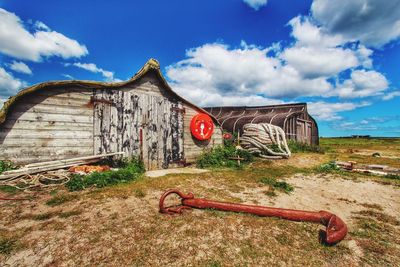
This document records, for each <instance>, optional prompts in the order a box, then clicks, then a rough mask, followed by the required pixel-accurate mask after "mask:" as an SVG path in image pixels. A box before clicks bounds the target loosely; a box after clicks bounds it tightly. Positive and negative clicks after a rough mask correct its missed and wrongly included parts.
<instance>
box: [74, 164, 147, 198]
mask: <svg viewBox="0 0 400 267" xmlns="http://www.w3.org/2000/svg"><path fill="white" fill-rule="evenodd" d="M119 166H121V168H120V169H119V170H116V171H113V170H111V171H106V172H94V173H91V174H89V175H80V174H74V175H72V178H71V180H70V181H69V182H68V183H66V186H67V188H68V189H69V190H70V191H79V190H83V189H85V188H88V187H98V188H101V187H105V186H108V185H114V184H119V183H125V182H129V181H134V180H136V179H137V178H138V177H139V176H140V175H141V174H142V173H144V171H145V169H144V165H143V163H142V162H141V161H139V160H137V159H132V160H130V161H127V160H123V161H121V162H120V163H119Z"/></svg>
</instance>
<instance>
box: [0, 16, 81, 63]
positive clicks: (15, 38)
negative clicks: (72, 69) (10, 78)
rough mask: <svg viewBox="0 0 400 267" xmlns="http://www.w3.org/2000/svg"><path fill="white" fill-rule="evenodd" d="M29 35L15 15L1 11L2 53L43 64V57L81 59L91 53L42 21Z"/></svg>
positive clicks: (37, 23)
mask: <svg viewBox="0 0 400 267" xmlns="http://www.w3.org/2000/svg"><path fill="white" fill-rule="evenodd" d="M34 28H35V31H34V32H33V33H31V32H29V31H28V30H27V29H26V27H25V26H24V24H23V22H22V21H21V19H20V18H19V17H18V16H17V15H15V14H14V13H11V12H8V11H7V10H5V9H2V8H0V52H1V53H3V54H6V55H8V56H12V57H15V58H19V59H25V60H32V61H40V60H41V59H42V58H43V57H49V56H59V57H62V58H65V59H66V58H71V57H81V56H84V55H86V54H88V50H87V48H86V46H84V45H81V44H79V43H78V42H77V41H76V40H73V39H71V38H68V37H66V36H65V35H63V34H61V33H58V32H56V31H52V30H51V29H50V28H49V27H47V26H46V25H45V24H44V23H42V22H36V23H35V24H34Z"/></svg>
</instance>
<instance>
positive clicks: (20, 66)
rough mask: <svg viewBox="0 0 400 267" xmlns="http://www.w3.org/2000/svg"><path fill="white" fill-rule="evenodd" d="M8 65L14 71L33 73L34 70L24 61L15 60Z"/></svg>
mask: <svg viewBox="0 0 400 267" xmlns="http://www.w3.org/2000/svg"><path fill="white" fill-rule="evenodd" d="M8 67H9V68H10V69H12V70H13V71H16V72H20V73H24V74H29V75H32V70H31V69H30V68H29V66H28V65H26V64H25V63H24V62H21V61H15V60H13V62H12V63H11V64H8Z"/></svg>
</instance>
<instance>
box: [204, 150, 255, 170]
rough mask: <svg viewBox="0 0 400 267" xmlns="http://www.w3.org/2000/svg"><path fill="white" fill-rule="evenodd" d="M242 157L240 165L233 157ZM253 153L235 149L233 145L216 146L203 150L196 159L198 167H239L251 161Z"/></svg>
mask: <svg viewBox="0 0 400 267" xmlns="http://www.w3.org/2000/svg"><path fill="white" fill-rule="evenodd" d="M237 157H239V158H242V159H243V160H240V164H241V165H240V166H239V164H238V161H237V160H235V159H233V158H237ZM253 160H254V159H253V155H252V154H251V153H249V152H247V151H245V150H241V149H236V148H235V147H234V146H233V145H226V146H217V147H214V148H212V149H211V150H209V151H205V152H204V153H203V154H202V155H201V156H200V157H199V159H198V160H197V162H196V165H197V167H199V168H239V167H243V165H246V164H248V163H250V162H252V161H253Z"/></svg>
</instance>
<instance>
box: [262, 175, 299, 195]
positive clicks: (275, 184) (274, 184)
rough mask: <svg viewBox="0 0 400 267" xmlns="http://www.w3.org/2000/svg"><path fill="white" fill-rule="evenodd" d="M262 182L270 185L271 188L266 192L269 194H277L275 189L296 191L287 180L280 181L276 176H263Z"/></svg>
mask: <svg viewBox="0 0 400 267" xmlns="http://www.w3.org/2000/svg"><path fill="white" fill-rule="evenodd" d="M260 182H261V183H263V184H265V185H269V186H270V190H269V191H268V192H267V193H266V194H267V195H269V196H276V194H275V192H274V189H276V190H278V191H281V192H284V193H286V194H289V193H290V192H293V191H294V187H293V186H292V185H290V184H288V183H287V182H285V181H278V180H276V179H275V178H266V177H264V178H261V179H260ZM271 189H272V190H271Z"/></svg>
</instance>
